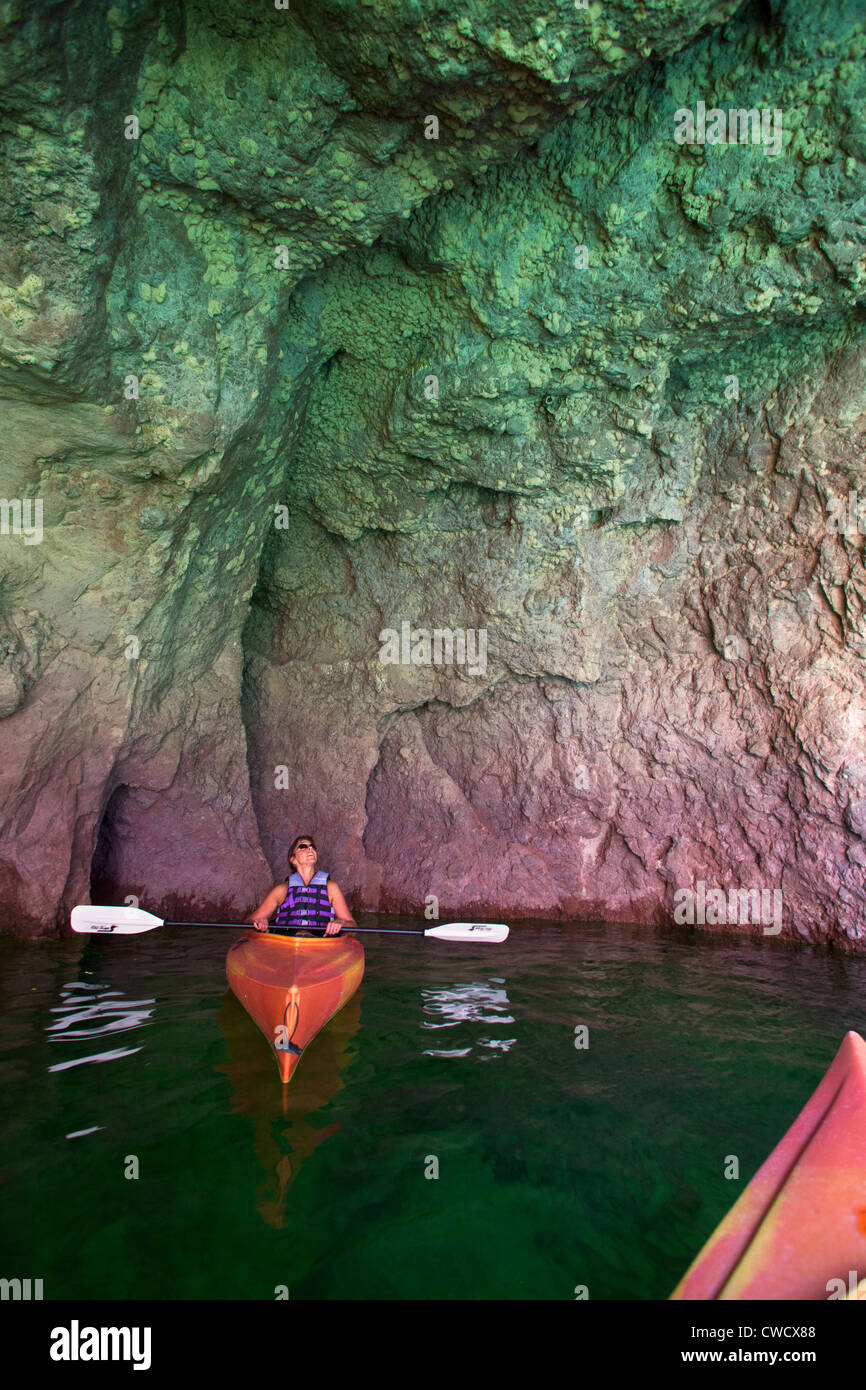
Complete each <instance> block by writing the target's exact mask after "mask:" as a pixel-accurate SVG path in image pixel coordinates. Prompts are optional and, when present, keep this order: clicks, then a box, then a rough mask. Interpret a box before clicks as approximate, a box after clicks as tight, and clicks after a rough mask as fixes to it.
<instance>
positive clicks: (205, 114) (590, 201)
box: [0, 0, 866, 948]
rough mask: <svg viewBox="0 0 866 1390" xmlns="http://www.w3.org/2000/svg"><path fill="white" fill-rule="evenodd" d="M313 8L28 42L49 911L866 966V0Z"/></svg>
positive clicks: (68, 17)
mask: <svg viewBox="0 0 866 1390" xmlns="http://www.w3.org/2000/svg"><path fill="white" fill-rule="evenodd" d="M311 8H312V9H313V11H314V13H313V14H312V15H310V14H306V13H303V12H302V11H301V10H300V9H299V10H298V11H297V12H295V11H294V10H288V11H286V10H277V9H276V8H274V9H272V10H270V9H267V8H266V7H264V6H262V7H261V8H260V9H256V10H255V12H251V7H250V6H249V5H247V4H245V3H244V4H241V3H237V4H229V3H225V2H224V0H217V3H216V4H215V5H210V4H204V3H200V4H190V5H187V6H186V7H185V8H183V9H181V7H179V6H176V5H174V4H166V5H164V6H162V5H159V4H157V3H154V0H142V2H141V3H132V0H130V3H125V4H116V5H113V6H111V7H105V6H103V5H101V4H97V3H94V4H91V5H82V6H78V7H68V6H66V5H63V4H52V3H46V0H43V2H42V3H36V4H28V5H24V4H23V3H17V0H12V2H11V3H9V4H7V5H6V6H4V8H3V12H2V17H0V135H2V145H3V150H2V159H3V178H2V180H0V227H2V233H0V398H2V416H3V430H2V439H0V491H2V493H3V496H4V497H5V498H6V499H7V501H9V500H10V499H19V500H20V501H21V503H22V505H23V503H24V502H25V501H30V502H31V503H34V504H35V502H36V500H37V499H38V500H39V501H40V502H41V504H42V514H43V517H44V535H43V537H42V540H41V542H40V543H32V542H33V537H32V536H31V537H30V538H29V540H28V537H27V536H25V535H24V534H14V533H13V534H4V535H2V536H0V547H2V554H0V559H2V583H0V638H2V645H0V656H2V657H3V658H4V659H3V660H2V662H0V720H2V722H0V741H2V750H3V754H4V756H3V757H2V760H0V803H2V806H3V824H2V831H0V911H2V914H3V916H2V920H3V924H4V925H5V926H6V927H7V928H9V929H13V930H27V931H31V932H44V931H50V930H55V929H57V928H59V927H60V926H61V925H62V924H63V923H64V922H65V921H66V920H67V914H68V910H69V908H70V907H71V906H72V904H74V903H75V902H77V901H85V900H86V899H87V896H88V892H89V890H90V887H91V883H92V885H93V888H94V891H95V892H97V891H98V893H99V895H100V896H102V897H106V898H107V900H110V901H117V902H122V901H123V899H124V897H125V896H129V895H136V896H137V897H139V898H140V900H141V902H142V905H144V906H147V907H149V908H150V909H151V910H153V911H156V912H161V913H162V914H163V915H174V914H175V913H178V914H181V915H184V916H187V915H189V916H193V915H196V914H197V913H202V912H214V913H215V912H219V913H222V914H223V915H224V916H228V917H232V918H233V917H236V916H237V915H238V914H245V913H246V912H247V911H249V909H250V908H251V907H252V906H253V905H254V904H255V903H256V902H257V901H258V899H259V898H260V896H261V895H262V893H263V892H264V890H265V889H266V887H267V886H269V884H270V882H271V881H272V880H273V879H275V878H276V877H281V876H282V875H283V873H284V869H285V850H286V847H287V843H288V841H289V840H290V839H291V838H292V836H293V835H294V833H295V831H296V830H297V829H301V828H313V829H315V831H316V833H317V835H318V839H319V845H320V851H321V859H322V862H323V863H325V864H326V865H327V866H328V867H329V868H331V870H332V872H333V873H334V874H335V876H336V877H338V878H339V880H340V882H341V883H342V885H343V886H344V888H345V890H346V891H347V893H348V895H349V897H350V901H351V902H352V904H353V906H355V907H356V908H358V909H363V908H381V909H383V910H388V909H400V910H405V911H410V912H414V913H418V914H421V913H423V912H424V910H425V903H428V904H429V902H430V899H431V897H435V898H436V899H437V900H438V902H439V909H440V913H441V914H445V915H447V916H454V915H458V916H464V915H467V914H479V915H480V914H481V913H482V912H483V913H489V914H492V915H494V916H496V917H497V918H498V917H508V916H514V915H536V916H538V915H542V916H544V915H549V916H563V917H567V918H571V919H576V920H580V919H581V918H587V917H596V916H601V917H603V918H607V919H611V920H637V921H645V922H662V921H669V920H672V918H673V917H674V914H675V911H676V904H677V901H678V898H677V895H678V894H679V893H682V891H683V890H693V889H695V888H696V885H697V884H698V883H705V884H715V885H719V886H721V887H722V888H724V889H727V888H731V887H733V888H738V887H743V888H749V889H758V890H760V889H762V888H763V889H769V890H781V893H782V896H783V901H784V913H783V928H782V930H783V933H784V935H790V936H794V937H797V936H799V937H801V938H806V939H810V940H815V941H819V940H821V941H827V940H832V941H834V942H837V943H840V944H845V945H846V946H852V947H854V948H857V947H858V946H866V915H864V905H866V881H864V867H866V844H864V836H866V738H864V720H863V713H864V696H863V678H862V673H863V669H864V667H863V660H864V655H866V650H864V640H866V631H864V622H863V598H864V569H863V534H862V533H861V530H860V527H859V524H858V520H859V512H858V508H859V506H860V499H859V494H858V489H861V490H862V489H863V488H864V486H866V484H864V482H863V471H864V470H863V462H862V461H863V449H864V439H866V362H864V356H863V345H864V335H866V318H864V304H866V121H864V113H866V101H864V98H866V90H864V89H866V63H864V57H866V16H864V13H863V8H862V4H860V3H858V0H848V3H841V4H840V3H838V0H834V3H832V4H831V3H829V0H828V3H826V4H821V3H815V0H772V2H771V3H769V4H764V3H757V0H756V3H755V4H754V5H751V6H750V5H748V4H746V5H743V6H738V5H736V4H734V3H720V4H711V3H705V2H704V0H679V3H668V0H666V2H665V3H660V2H659V3H650V2H649V0H646V2H645V3H625V0H623V2H622V3H618V4H614V3H605V4H603V5H602V4H600V3H597V0H593V3H592V4H591V5H590V7H589V8H588V9H587V10H585V11H581V10H577V9H574V8H573V7H572V6H570V5H566V4H564V3H562V4H550V5H548V6H546V7H544V6H542V8H541V10H539V8H538V6H537V5H535V4H533V5H529V4H525V3H523V0H499V3H496V4H493V3H490V4H486V5H481V4H471V5H468V6H461V7H459V11H455V12H453V13H451V12H449V13H447V14H445V13H443V12H442V11H441V10H440V9H439V8H438V7H436V6H434V5H433V4H432V3H428V0H415V3H405V0H399V2H398V0H392V2H391V3H388V2H387V0H378V3H376V4H369V5H358V4H357V3H356V0H351V2H350V0H325V3H323V4H319V5H317V6H314V7H311ZM699 102H703V103H704V104H705V106H706V107H708V108H711V107H712V106H713V104H714V103H715V104H717V106H718V107H719V108H722V109H724V110H725V111H727V110H729V109H742V110H743V111H747V110H750V109H755V110H756V111H765V112H767V113H770V116H772V113H778V118H779V124H777V126H774V129H777V130H779V131H780V132H781V138H780V146H781V148H780V152H779V153H778V154H772V153H769V152H768V150H767V148H765V146H764V145H762V144H760V143H755V144H749V145H746V144H734V143H717V144H709V143H704V144H693V145H687V144H686V145H683V144H678V143H677V141H676V140H675V139H674V129H675V112H676V111H677V110H678V109H682V108H689V109H695V110H696V109H697V104H698V103H699ZM131 116H134V117H135V118H136V120H137V123H138V124H137V131H135V132H132V133H135V134H137V138H126V137H127V135H128V134H130V133H131V127H130V122H129V118H130V117H131ZM434 117H435V120H436V122H438V132H437V131H435V129H434V127H433V126H432V125H431V118H434ZM767 129H768V130H769V126H768V127H767ZM434 133H436V134H438V138H435V139H431V138H428V137H429V136H430V135H431V134H434ZM581 248H585V250H581ZM136 392H137V394H136ZM852 494H853V496H852ZM843 500H844V508H845V510H844V513H843V512H842V511H841V510H840V509H841V507H842V503H843ZM863 501H864V510H863V529H864V530H866V497H864V499H863ZM840 516H841V517H842V521H841V522H840ZM9 518H10V520H12V519H14V518H13V514H12V512H11V511H10V512H9ZM13 529H14V528H13ZM404 624H408V625H409V631H410V634H411V632H413V631H414V632H416V633H417V632H419V631H420V630H422V629H427V630H430V631H431V632H433V631H434V630H439V631H440V632H441V631H443V630H449V631H452V632H454V631H458V632H464V631H468V632H470V633H472V634H476V633H480V632H483V633H484V635H485V640H486V644H487V645H486V650H485V655H484V660H483V661H480V660H478V659H477V657H478V652H477V650H476V660H475V663H474V666H473V664H472V662H471V661H467V662H463V663H462V664H461V663H459V662H452V663H451V664H439V665H437V664H435V663H433V662H432V661H426V660H422V661H414V662H412V661H409V662H408V663H405V664H403V663H397V664H386V663H383V661H382V660H381V654H382V646H383V643H382V640H381V638H380V634H381V633H382V632H383V631H384V630H387V629H391V630H394V631H396V632H398V633H401V632H402V630H403V625H404ZM419 652H420V655H421V656H423V655H424V652H423V644H422V647H421V648H420V649H419V648H416V654H417V653H419ZM108 895H112V896H108ZM739 925H741V924H739ZM707 929H710V928H709V927H708V928H707ZM743 929H746V930H753V931H754V930H757V931H760V930H762V928H761V927H760V926H751V927H745V928H743Z"/></svg>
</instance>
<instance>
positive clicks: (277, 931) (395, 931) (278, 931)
mask: <svg viewBox="0 0 866 1390" xmlns="http://www.w3.org/2000/svg"><path fill="white" fill-rule="evenodd" d="M162 925H163V926H164V927H246V929H247V931H255V928H254V927H253V924H252V922H163V924H162ZM324 930H325V928H324V927H291V928H285V927H269V928H268V930H267V932H262V933H261V935H262V936H273V935H277V936H288V934H289V931H320V932H324ZM341 930H342V929H341ZM345 930H346V931H368V932H380V933H381V934H382V935H383V936H424V935H425V930H424V928H423V927H422V928H421V930H420V931H419V930H418V929H417V928H415V929H410V928H407V927H346V928H345ZM331 935H332V936H338V935H339V932H332V933H331Z"/></svg>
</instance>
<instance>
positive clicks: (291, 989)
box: [226, 931, 364, 1081]
mask: <svg viewBox="0 0 866 1390" xmlns="http://www.w3.org/2000/svg"><path fill="white" fill-rule="evenodd" d="M363 974H364V948H363V946H362V945H361V943H360V941H358V939H357V937H354V936H351V935H345V934H341V935H340V936H332V937H321V936H320V937H305V936H277V935H272V934H271V933H266V932H257V931H250V932H247V933H246V935H245V936H242V937H241V939H240V941H236V942H235V943H234V945H233V946H232V947H231V948H230V950H229V953H228V956H227V957H226V977H227V979H228V982H229V986H230V988H231V990H232V992H233V993H234V994H235V995H236V996H237V998H238V999H239V1000H240V1002H241V1004H243V1006H244V1008H245V1009H246V1011H247V1013H248V1014H249V1015H250V1017H251V1018H252V1020H253V1022H254V1023H257V1024H258V1026H259V1028H261V1030H262V1032H263V1033H264V1035H265V1038H266V1039H267V1041H268V1042H269V1043H270V1045H271V1047H272V1048H273V1052H274V1059H275V1061H276V1063H277V1068H278V1069H279V1073H280V1077H281V1079H282V1080H283V1081H290V1080H291V1079H292V1073H293V1072H294V1070H295V1068H296V1066H297V1065H298V1062H299V1061H300V1059H301V1054H302V1053H303V1051H304V1048H305V1047H307V1045H308V1044H309V1043H310V1042H312V1040H313V1038H314V1037H315V1036H316V1034H317V1033H318V1032H319V1030H320V1029H322V1028H324V1026H325V1024H326V1023H327V1022H328V1019H329V1018H333V1017H334V1014H335V1013H337V1012H338V1010H339V1009H341V1008H342V1007H343V1005H344V1004H345V1003H346V1001H347V1000H348V999H351V997H352V995H353V994H354V993H355V990H356V989H357V988H358V986H359V984H360V983H361V979H362V977H363Z"/></svg>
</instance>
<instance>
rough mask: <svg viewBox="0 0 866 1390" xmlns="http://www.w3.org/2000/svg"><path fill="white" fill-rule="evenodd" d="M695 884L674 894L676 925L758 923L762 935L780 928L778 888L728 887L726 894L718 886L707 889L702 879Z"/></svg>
mask: <svg viewBox="0 0 866 1390" xmlns="http://www.w3.org/2000/svg"><path fill="white" fill-rule="evenodd" d="M695 887H696V891H695V892H692V890H691V888H678V889H677V890H676V892H675V893H674V921H675V922H676V923H677V925H678V926H689V927H693V926H695V925H698V926H704V925H706V926H719V925H723V924H724V923H728V922H730V923H736V924H738V925H743V926H745V925H746V924H749V923H751V924H755V925H757V924H760V925H761V926H763V928H764V936H778V935H779V932H780V931H781V930H782V890H781V888H773V889H770V888H729V889H728V892H727V895H726V894H725V891H724V889H722V888H713V887H710V888H708V887H707V885H706V884H705V883H704V881H703V879H698V882H697V884H696V885H695ZM771 924H772V925H771Z"/></svg>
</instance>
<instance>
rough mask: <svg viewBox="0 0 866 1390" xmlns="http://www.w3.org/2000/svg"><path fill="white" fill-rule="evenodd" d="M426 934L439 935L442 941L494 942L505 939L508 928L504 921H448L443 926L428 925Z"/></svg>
mask: <svg viewBox="0 0 866 1390" xmlns="http://www.w3.org/2000/svg"><path fill="white" fill-rule="evenodd" d="M424 935H425V936H438V937H439V938H440V940H441V941H482V942H484V943H485V944H487V943H489V944H493V942H496V941H504V940H505V938H506V937H507V936H508V928H507V927H506V926H505V924H504V923H503V922H446V923H445V925H444V926H442V927H428V928H427V930H426V931H425V933H424Z"/></svg>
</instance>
